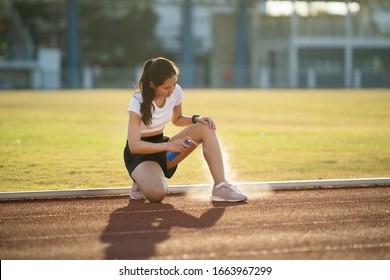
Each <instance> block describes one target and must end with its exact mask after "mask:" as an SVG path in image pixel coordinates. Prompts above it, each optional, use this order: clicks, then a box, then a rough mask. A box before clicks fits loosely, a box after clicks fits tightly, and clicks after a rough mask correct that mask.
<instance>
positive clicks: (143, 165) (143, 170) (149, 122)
mask: <svg viewBox="0 0 390 280" xmlns="http://www.w3.org/2000/svg"><path fill="white" fill-rule="evenodd" d="M178 75H179V70H178V68H177V67H176V65H175V63H174V62H172V61H170V60H168V59H166V58H162V57H159V58H155V59H149V60H147V61H146V62H145V64H144V68H143V73H142V76H141V78H140V80H139V88H140V92H138V93H136V94H134V96H133V98H132V99H131V101H130V106H129V109H128V112H129V123H128V134H127V143H126V147H125V149H124V160H125V164H126V168H127V170H128V172H129V175H130V177H131V178H132V179H133V181H134V183H133V187H132V188H131V192H130V197H131V198H132V199H145V198H146V199H148V200H149V201H151V202H161V201H162V200H163V199H164V197H165V196H166V195H167V190H168V185H167V183H166V181H165V177H167V178H171V177H172V176H173V174H174V173H175V171H176V168H177V165H178V164H179V163H180V162H181V161H182V160H183V159H185V158H186V157H187V156H188V155H189V154H190V153H191V152H192V151H193V150H194V149H195V148H196V147H197V146H198V145H199V144H200V143H201V144H202V147H203V155H204V158H205V159H206V162H207V164H208V167H209V169H210V172H211V175H212V177H213V179H214V186H213V190H212V196H211V200H213V201H231V202H236V201H244V200H246V199H247V197H246V196H245V195H244V194H242V193H241V192H240V191H239V190H238V189H237V188H236V187H235V186H233V185H231V184H229V183H228V182H227V181H226V179H225V172H224V166H223V159H222V153H221V149H220V146H219V143H218V139H217V136H216V133H215V123H214V121H213V120H212V119H211V118H209V117H201V116H199V115H194V116H192V117H188V116H184V115H183V114H182V105H181V104H182V101H183V97H184V95H183V92H182V89H181V87H180V86H179V85H178V84H177V79H178ZM170 120H171V121H172V123H173V124H174V125H176V126H183V127H186V128H185V129H184V130H182V131H181V132H179V133H178V134H176V135H175V136H173V137H172V138H169V137H167V136H164V134H163V130H164V126H165V124H166V123H168V122H169V121H170ZM186 140H188V141H186ZM188 143H189V144H188ZM167 152H179V153H180V154H179V155H178V156H177V157H176V158H174V159H173V160H168V159H167V157H166V155H167Z"/></svg>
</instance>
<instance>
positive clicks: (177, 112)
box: [171, 103, 216, 130]
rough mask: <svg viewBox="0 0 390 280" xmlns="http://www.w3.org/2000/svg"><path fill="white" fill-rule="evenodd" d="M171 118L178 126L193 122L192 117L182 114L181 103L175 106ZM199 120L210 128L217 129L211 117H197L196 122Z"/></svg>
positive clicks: (188, 124)
mask: <svg viewBox="0 0 390 280" xmlns="http://www.w3.org/2000/svg"><path fill="white" fill-rule="evenodd" d="M171 120H172V123H173V124H174V125H177V126H190V125H192V124H193V123H192V117H188V116H183V115H182V109H181V103H180V104H179V105H177V106H175V107H174V108H173V113H172V119H171ZM197 122H200V123H202V124H204V125H207V126H208V127H209V128H210V129H213V130H215V129H216V127H215V123H214V121H213V120H212V119H211V118H210V117H197V118H195V123H197Z"/></svg>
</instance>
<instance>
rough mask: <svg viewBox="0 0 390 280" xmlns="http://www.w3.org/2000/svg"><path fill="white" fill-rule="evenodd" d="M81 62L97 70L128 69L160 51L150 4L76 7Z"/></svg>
mask: <svg viewBox="0 0 390 280" xmlns="http://www.w3.org/2000/svg"><path fill="white" fill-rule="evenodd" d="M80 18H81V19H82V20H81V21H80V22H81V23H80V25H81V26H80V27H81V31H80V42H81V53H82V58H83V59H84V60H87V61H90V62H93V63H98V64H99V65H101V66H110V67H128V66H130V65H135V64H138V63H142V62H143V61H144V60H145V59H146V58H149V57H151V56H153V55H154V54H156V53H158V52H159V51H161V44H160V42H159V41H158V39H157V38H156V37H155V35H154V27H155V25H156V24H157V20H158V18H157V15H156V14H155V12H154V10H153V7H152V5H150V1H126V2H122V1H119V2H113V1H111V2H109V3H104V4H102V3H101V2H99V1H98V2H96V3H91V2H89V3H85V4H84V5H82V6H81V7H80Z"/></svg>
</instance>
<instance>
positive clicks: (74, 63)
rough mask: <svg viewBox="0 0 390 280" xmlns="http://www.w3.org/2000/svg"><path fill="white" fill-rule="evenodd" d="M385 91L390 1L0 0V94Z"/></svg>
mask: <svg viewBox="0 0 390 280" xmlns="http://www.w3.org/2000/svg"><path fill="white" fill-rule="evenodd" d="M157 56H166V57H168V58H170V59H173V60H174V61H176V62H177V64H178V65H179V67H180V68H181V76H180V83H181V84H182V85H183V86H186V87H218V88H220V87H252V88H344V87H345V88H366V87H370V88H387V87H390V0H346V1H340V0H339V1H337V0H333V1H292V0H290V1H278V0H0V88H34V89H39V88H128V87H137V81H138V78H139V75H140V71H141V70H142V65H143V62H144V61H145V60H146V59H148V58H150V57H157Z"/></svg>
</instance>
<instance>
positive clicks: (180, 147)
mask: <svg viewBox="0 0 390 280" xmlns="http://www.w3.org/2000/svg"><path fill="white" fill-rule="evenodd" d="M186 140H188V141H191V138H189V137H187V138H185V139H183V138H182V139H178V140H175V141H172V142H167V144H168V149H167V152H180V153H181V152H184V151H185V150H187V149H188V147H189V146H190V145H188V144H186V143H184V142H185V141H186Z"/></svg>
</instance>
